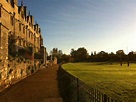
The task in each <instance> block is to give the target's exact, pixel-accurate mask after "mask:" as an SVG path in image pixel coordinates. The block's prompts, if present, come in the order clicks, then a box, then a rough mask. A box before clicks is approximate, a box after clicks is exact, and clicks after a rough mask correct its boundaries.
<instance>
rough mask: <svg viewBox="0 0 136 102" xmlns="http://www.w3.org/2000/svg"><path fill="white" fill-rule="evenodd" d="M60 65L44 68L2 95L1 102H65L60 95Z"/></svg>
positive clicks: (0, 95) (0, 94)
mask: <svg viewBox="0 0 136 102" xmlns="http://www.w3.org/2000/svg"><path fill="white" fill-rule="evenodd" d="M58 68H59V65H53V66H51V67H49V68H43V69H40V70H39V71H37V72H36V73H34V74H33V75H31V76H29V77H27V78H25V79H23V80H22V81H20V82H18V83H16V84H14V85H12V86H11V87H9V88H8V89H6V90H5V91H3V92H1V93H0V102H63V101H62V98H61V97H60V95H59V88H58V80H57V71H58Z"/></svg>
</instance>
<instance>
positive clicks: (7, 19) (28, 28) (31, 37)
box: [0, 0, 43, 59]
mask: <svg viewBox="0 0 136 102" xmlns="http://www.w3.org/2000/svg"><path fill="white" fill-rule="evenodd" d="M13 42H14V43H15V48H12V50H16V51H18V50H19V49H21V48H26V47H31V48H32V50H33V52H34V53H35V52H40V48H41V46H42V45H43V39H42V35H41V28H40V26H39V24H37V23H35V21H34V17H33V16H32V15H31V14H30V12H28V10H27V7H26V6H24V5H23V3H21V5H20V6H18V0H0V55H1V56H0V57H1V58H0V59H7V56H8V46H9V44H11V43H13ZM11 46H12V45H11Z"/></svg>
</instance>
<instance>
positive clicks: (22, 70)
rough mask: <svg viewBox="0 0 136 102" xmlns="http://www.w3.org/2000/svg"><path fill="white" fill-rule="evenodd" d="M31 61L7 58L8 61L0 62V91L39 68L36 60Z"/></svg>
mask: <svg viewBox="0 0 136 102" xmlns="http://www.w3.org/2000/svg"><path fill="white" fill-rule="evenodd" d="M35 63H36V64H34V65H33V63H32V62H31V61H29V60H24V61H21V60H19V59H14V60H9V61H8V63H2V62H1V63H0V91H2V90H4V89H5V88H7V87H9V86H10V85H12V84H14V83H16V82H18V81H20V80H22V79H24V78H26V77H27V76H29V75H31V74H32V73H34V72H36V71H37V70H38V69H39V68H40V63H39V62H38V61H36V62H35Z"/></svg>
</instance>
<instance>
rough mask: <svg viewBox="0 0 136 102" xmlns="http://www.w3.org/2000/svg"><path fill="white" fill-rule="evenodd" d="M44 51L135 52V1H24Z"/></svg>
mask: <svg viewBox="0 0 136 102" xmlns="http://www.w3.org/2000/svg"><path fill="white" fill-rule="evenodd" d="M24 5H25V6H27V9H28V10H30V13H31V15H33V16H34V19H35V21H36V22H37V23H38V24H39V25H40V27H41V30H42V36H43V39H44V46H45V47H46V48H47V52H48V53H50V51H51V50H52V49H53V48H58V49H59V50H62V52H63V53H65V54H69V53H70V52H71V49H72V48H73V49H75V50H77V49H78V48H79V47H84V48H86V49H87V51H88V53H89V54H90V53H91V52H92V51H96V52H100V51H105V52H108V53H110V52H114V53H116V51H117V50H124V52H125V53H128V52H130V51H136V0H24Z"/></svg>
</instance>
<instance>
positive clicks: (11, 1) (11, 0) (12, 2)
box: [10, 0, 14, 8]
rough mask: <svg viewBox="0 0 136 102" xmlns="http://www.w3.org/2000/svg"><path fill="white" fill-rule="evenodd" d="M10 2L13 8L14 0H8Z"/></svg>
mask: <svg viewBox="0 0 136 102" xmlns="http://www.w3.org/2000/svg"><path fill="white" fill-rule="evenodd" d="M10 4H11V6H12V7H13V8H14V1H13V0H10Z"/></svg>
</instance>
